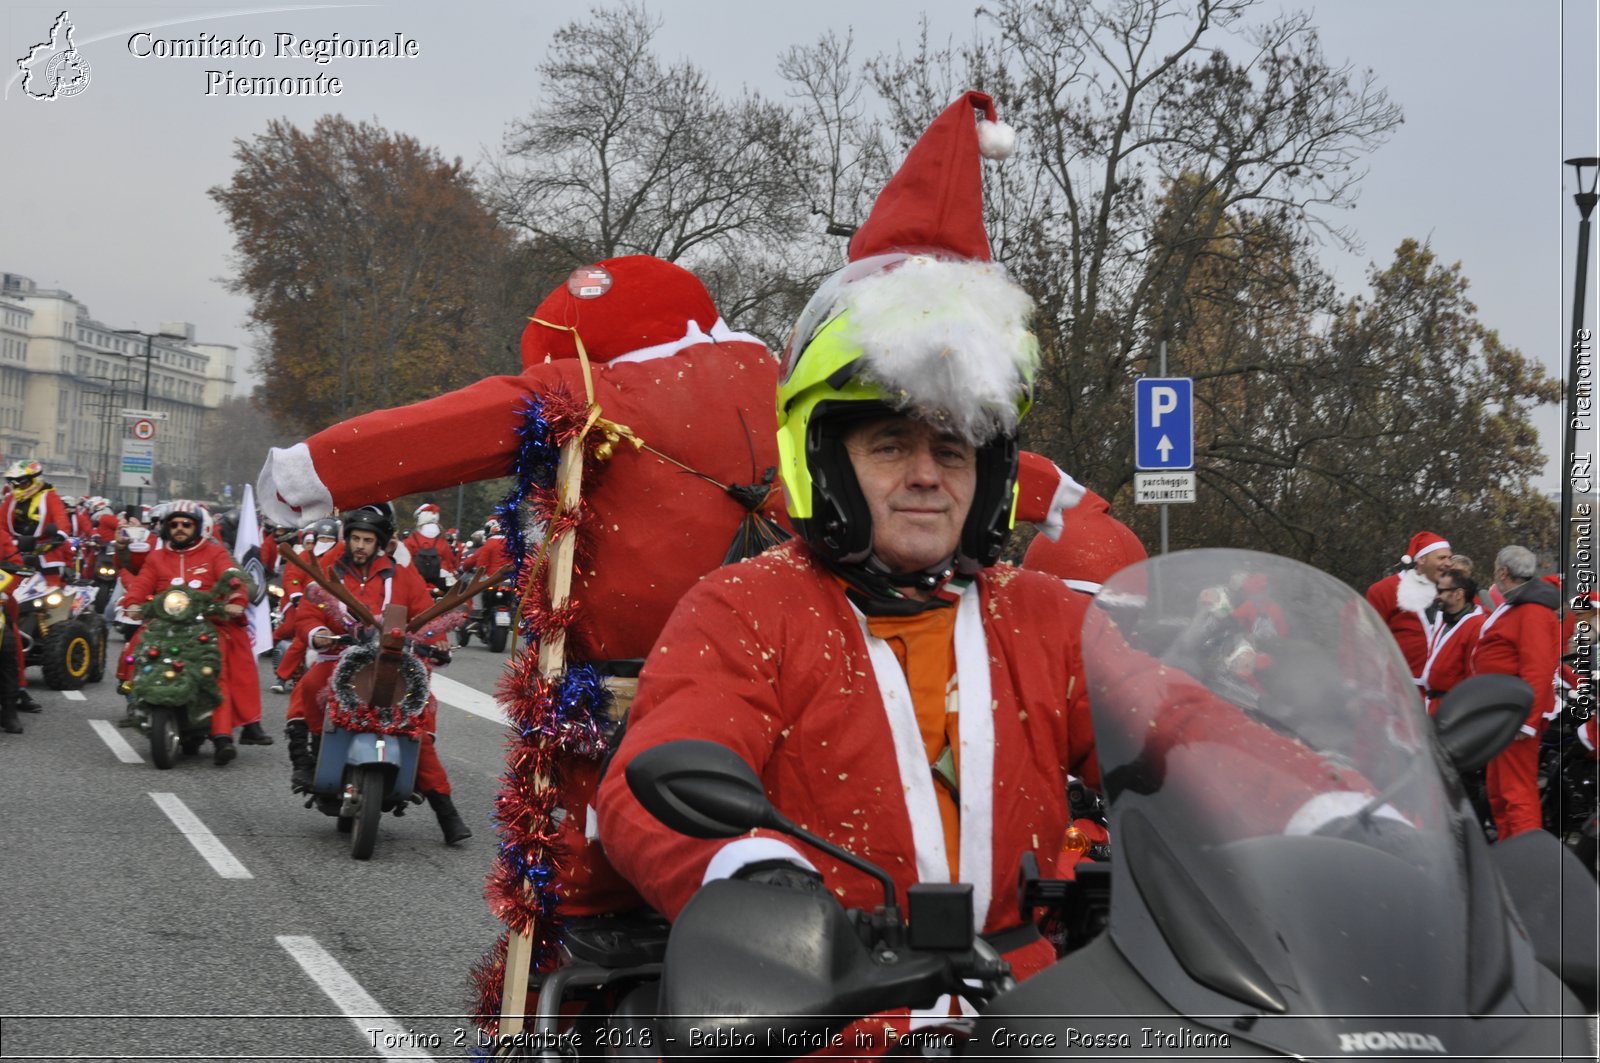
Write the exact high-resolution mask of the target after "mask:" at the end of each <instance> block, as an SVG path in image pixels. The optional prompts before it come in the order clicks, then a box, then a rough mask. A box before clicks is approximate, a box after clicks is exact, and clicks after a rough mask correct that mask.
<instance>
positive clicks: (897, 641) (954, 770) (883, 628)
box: [867, 607, 961, 882]
mask: <svg viewBox="0 0 1600 1063" xmlns="http://www.w3.org/2000/svg"><path fill="white" fill-rule="evenodd" d="M867 630H868V631H869V632H871V633H872V634H873V635H874V636H876V637H878V638H880V639H883V641H885V642H887V643H888V644H889V648H890V649H892V650H894V655H895V659H896V660H898V661H899V662H900V670H901V671H902V672H904V673H905V675H906V685H907V686H908V687H910V688H911V704H912V706H913V707H915V709H916V710H917V725H918V727H919V728H920V729H921V731H922V745H923V748H924V749H925V750H926V751H927V754H928V767H929V770H930V771H933V773H934V786H933V790H934V794H935V795H936V796H937V798H938V800H939V817H940V819H941V820H942V821H943V823H944V851H945V853H946V854H948V856H949V858H950V881H952V882H959V881H960V879H961V876H960V869H961V867H960V865H961V804H960V801H959V800H958V798H957V797H956V793H955V790H954V788H955V785H956V783H957V782H958V780H959V779H960V778H961V760H960V751H961V741H960V731H959V729H958V727H957V723H958V721H959V719H960V717H959V716H958V715H957V697H956V642H955V639H956V610H955V609H954V608H953V607H951V608H944V609H929V610H927V611H926V612H923V613H918V614H917V615H915V616H869V617H867ZM947 749H948V750H949V751H950V758H949V760H947V761H946V764H947V766H948V770H949V777H948V778H946V777H945V775H944V773H943V772H941V771H938V770H935V767H934V766H935V765H936V764H937V763H938V761H939V759H940V757H942V756H944V753H945V751H946V750H947Z"/></svg>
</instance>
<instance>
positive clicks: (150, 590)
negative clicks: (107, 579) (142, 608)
mask: <svg viewBox="0 0 1600 1063" xmlns="http://www.w3.org/2000/svg"><path fill="white" fill-rule="evenodd" d="M144 557H145V560H144V564H143V565H142V566H141V567H140V569H139V572H138V574H137V575H135V576H134V577H133V578H132V579H130V580H129V581H128V590H127V594H126V595H125V597H124V600H123V604H124V605H126V606H132V605H143V604H144V603H145V602H148V601H149V600H150V599H151V598H153V597H155V594H156V592H157V591H159V590H160V589H162V588H163V587H167V586H169V585H171V584H174V583H182V584H185V585H187V586H190V587H193V588H194V589H196V590H201V591H209V590H211V588H212V587H214V586H216V583H217V580H218V579H220V578H221V576H222V574H223V573H224V572H226V571H228V569H230V568H238V567H239V566H238V563H237V562H236V561H234V559H233V555H232V554H230V553H228V551H226V550H224V549H223V548H222V547H221V546H219V545H217V543H215V542H213V541H212V540H210V539H202V540H201V541H200V542H198V543H196V544H195V545H194V546H191V547H190V548H189V549H187V550H173V549H170V548H164V549H161V550H151V551H150V552H149V553H148V554H145V555H144ZM226 601H227V602H228V603H229V604H238V605H248V604H249V602H250V598H249V596H248V595H247V594H245V592H244V590H243V589H242V588H241V589H237V590H235V591H233V592H232V593H230V594H228V595H227V597H226Z"/></svg>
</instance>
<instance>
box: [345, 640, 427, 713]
mask: <svg viewBox="0 0 1600 1063" xmlns="http://www.w3.org/2000/svg"><path fill="white" fill-rule="evenodd" d="M377 659H378V643H377V640H376V637H374V638H373V639H371V640H369V641H367V642H362V643H358V644H357V645H354V646H351V647H350V648H349V649H347V650H345V651H344V653H343V654H341V655H340V657H339V663H338V665H337V666H335V667H334V670H333V681H332V682H331V683H330V684H329V685H330V686H331V687H332V690H333V697H332V700H331V703H330V705H329V709H330V711H331V714H332V717H333V722H334V724H335V725H336V726H338V727H342V728H343V729H345V730H346V731H366V732H369V733H377V734H386V735H398V736H400V737H402V738H418V737H420V736H421V734H422V717H423V713H424V712H426V711H427V708H428V668H427V666H426V665H424V664H423V663H422V662H421V661H419V660H417V657H416V655H415V654H413V653H411V652H410V651H409V650H407V651H405V652H403V653H402V654H401V656H400V686H401V689H402V690H403V691H404V693H402V694H401V696H400V700H399V701H398V702H396V703H395V704H393V705H386V706H375V705H369V704H367V703H366V702H365V701H363V700H362V699H361V695H360V694H358V693H356V685H355V684H356V675H357V673H359V672H360V671H361V670H362V669H363V668H365V667H367V666H368V665H370V664H372V663H374V662H375V661H377Z"/></svg>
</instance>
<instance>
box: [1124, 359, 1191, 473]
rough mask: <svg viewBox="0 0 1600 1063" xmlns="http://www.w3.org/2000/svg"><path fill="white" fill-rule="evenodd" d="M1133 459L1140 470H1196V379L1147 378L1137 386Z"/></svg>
mask: <svg viewBox="0 0 1600 1063" xmlns="http://www.w3.org/2000/svg"><path fill="white" fill-rule="evenodd" d="M1133 417H1134V420H1133V425H1134V428H1133V456H1134V467H1135V468H1139V469H1192V468H1194V380H1193V379H1192V378H1190V377H1186V376H1176V377H1145V378H1144V379H1142V380H1136V381H1134V383H1133Z"/></svg>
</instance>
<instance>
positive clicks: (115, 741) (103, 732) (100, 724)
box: [89, 720, 144, 764]
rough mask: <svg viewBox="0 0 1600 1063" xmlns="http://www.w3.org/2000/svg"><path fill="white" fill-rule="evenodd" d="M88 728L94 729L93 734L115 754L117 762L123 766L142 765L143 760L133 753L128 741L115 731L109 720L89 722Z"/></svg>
mask: <svg viewBox="0 0 1600 1063" xmlns="http://www.w3.org/2000/svg"><path fill="white" fill-rule="evenodd" d="M89 726H90V727H93V728H94V733H95V734H97V735H99V736H100V741H102V742H104V743H105V744H106V745H108V746H110V747H111V752H112V753H115V754H116V757H117V759H118V760H120V761H122V763H124V764H143V763H144V758H143V757H141V756H140V755H139V754H138V753H135V752H134V751H133V747H132V746H130V745H129V744H128V740H127V739H126V738H123V737H122V732H121V731H119V730H117V725H116V724H114V723H112V722H111V721H110V720H90V721H89Z"/></svg>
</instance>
